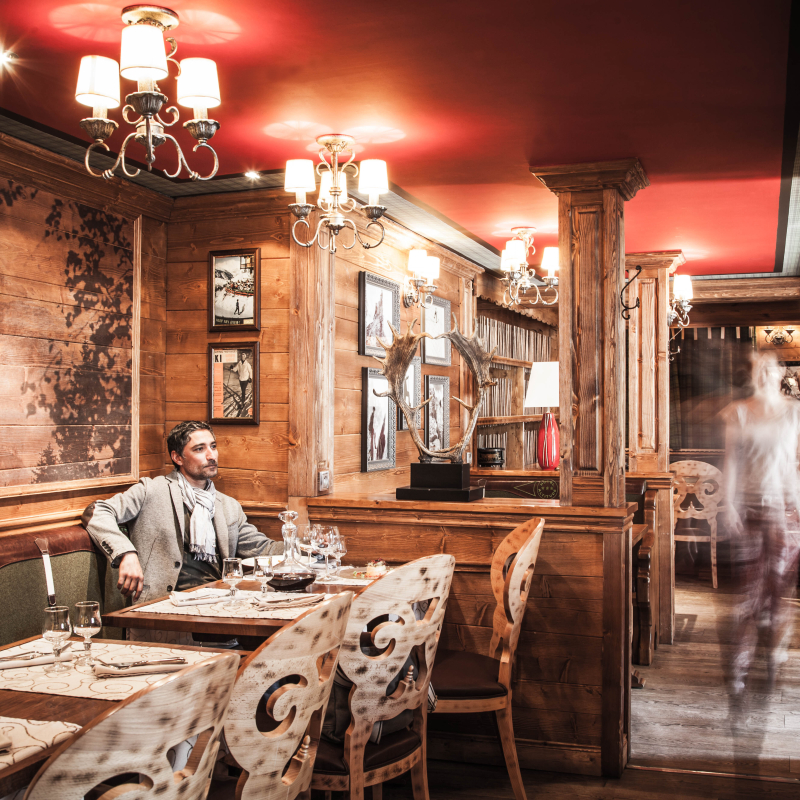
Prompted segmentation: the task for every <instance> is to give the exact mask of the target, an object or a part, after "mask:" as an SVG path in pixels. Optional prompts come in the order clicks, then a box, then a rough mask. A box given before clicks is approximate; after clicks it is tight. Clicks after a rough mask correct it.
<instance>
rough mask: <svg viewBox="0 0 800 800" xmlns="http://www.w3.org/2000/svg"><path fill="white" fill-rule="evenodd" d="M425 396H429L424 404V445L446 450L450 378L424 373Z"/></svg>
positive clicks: (448, 444)
mask: <svg viewBox="0 0 800 800" xmlns="http://www.w3.org/2000/svg"><path fill="white" fill-rule="evenodd" d="M425 396H426V397H430V398H431V401H430V403H428V405H426V406H425V447H427V448H428V450H446V449H447V448H448V447H450V378H446V377H444V376H443V375H426V376H425Z"/></svg>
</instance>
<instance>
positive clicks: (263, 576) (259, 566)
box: [256, 556, 273, 595]
mask: <svg viewBox="0 0 800 800" xmlns="http://www.w3.org/2000/svg"><path fill="white" fill-rule="evenodd" d="M256 574H257V575H258V577H259V579H260V580H261V594H262V595H265V594H266V593H267V592H268V591H269V581H270V579H271V578H272V574H273V573H272V556H256Z"/></svg>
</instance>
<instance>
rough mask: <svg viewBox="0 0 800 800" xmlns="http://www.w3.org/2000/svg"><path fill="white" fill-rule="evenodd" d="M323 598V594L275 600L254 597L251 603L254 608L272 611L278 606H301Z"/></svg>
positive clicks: (309, 604) (318, 601)
mask: <svg viewBox="0 0 800 800" xmlns="http://www.w3.org/2000/svg"><path fill="white" fill-rule="evenodd" d="M324 599H325V595H324V594H302V595H300V596H299V597H293V598H288V597H284V598H276V599H275V600H269V599H265V598H264V599H262V598H260V597H254V598H253V600H252V603H253V605H254V606H255V607H256V608H259V609H261V610H262V611H272V610H273V609H280V608H302V607H303V606H313V605H314V604H316V603H320V602H322V601H323V600H324Z"/></svg>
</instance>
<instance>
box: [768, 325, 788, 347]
mask: <svg viewBox="0 0 800 800" xmlns="http://www.w3.org/2000/svg"><path fill="white" fill-rule="evenodd" d="M764 340H765V341H766V342H767V344H774V345H775V346H776V347H783V346H784V345H785V344H791V343H792V342H793V341H794V328H781V327H777V328H772V327H767V328H764Z"/></svg>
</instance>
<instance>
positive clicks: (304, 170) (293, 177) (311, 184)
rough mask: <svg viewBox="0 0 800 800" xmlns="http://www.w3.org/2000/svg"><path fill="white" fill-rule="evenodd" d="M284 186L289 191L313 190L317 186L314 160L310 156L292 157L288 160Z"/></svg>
mask: <svg viewBox="0 0 800 800" xmlns="http://www.w3.org/2000/svg"><path fill="white" fill-rule="evenodd" d="M283 188H284V189H285V190H286V191H287V192H313V191H314V189H316V188H317V182H316V180H315V178H314V162H313V161H312V160H311V159H310V158H291V159H289V160H288V161H287V162H286V178H285V181H284V184H283Z"/></svg>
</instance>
